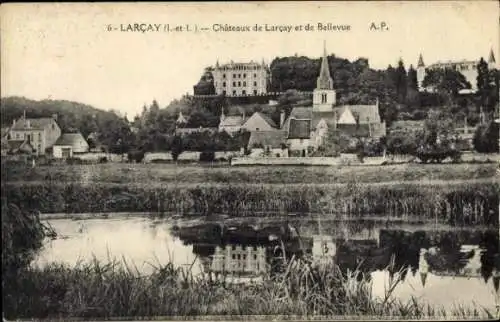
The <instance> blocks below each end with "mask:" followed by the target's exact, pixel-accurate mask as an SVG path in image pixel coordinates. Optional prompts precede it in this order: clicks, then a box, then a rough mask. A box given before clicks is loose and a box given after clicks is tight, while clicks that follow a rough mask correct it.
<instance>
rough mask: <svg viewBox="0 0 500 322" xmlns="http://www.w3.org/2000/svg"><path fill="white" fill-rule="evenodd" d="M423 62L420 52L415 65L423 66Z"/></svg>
mask: <svg viewBox="0 0 500 322" xmlns="http://www.w3.org/2000/svg"><path fill="white" fill-rule="evenodd" d="M424 66H425V64H424V59H423V58H422V54H420V55H419V56H418V64H417V67H424Z"/></svg>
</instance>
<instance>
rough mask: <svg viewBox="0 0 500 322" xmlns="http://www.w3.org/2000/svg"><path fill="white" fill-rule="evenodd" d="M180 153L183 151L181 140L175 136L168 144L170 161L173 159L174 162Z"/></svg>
mask: <svg viewBox="0 0 500 322" xmlns="http://www.w3.org/2000/svg"><path fill="white" fill-rule="evenodd" d="M182 151H184V150H183V142H182V138H181V137H180V136H178V135H175V136H174V137H173V138H172V143H171V144H170V153H171V154H172V159H174V161H177V159H178V158H179V155H180V154H181V153H182Z"/></svg>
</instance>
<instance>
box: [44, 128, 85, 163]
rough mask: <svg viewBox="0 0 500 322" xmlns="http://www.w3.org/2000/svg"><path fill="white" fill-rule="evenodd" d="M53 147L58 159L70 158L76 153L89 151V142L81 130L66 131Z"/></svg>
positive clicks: (55, 156) (54, 154)
mask: <svg viewBox="0 0 500 322" xmlns="http://www.w3.org/2000/svg"><path fill="white" fill-rule="evenodd" d="M52 148H53V156H54V158H56V159H68V158H72V157H73V156H74V155H75V154H78V153H86V152H89V144H88V143H87V141H86V140H85V138H84V137H83V135H82V134H81V133H80V132H77V133H64V134H63V135H61V136H60V137H59V139H57V141H56V143H54V145H53V147H52Z"/></svg>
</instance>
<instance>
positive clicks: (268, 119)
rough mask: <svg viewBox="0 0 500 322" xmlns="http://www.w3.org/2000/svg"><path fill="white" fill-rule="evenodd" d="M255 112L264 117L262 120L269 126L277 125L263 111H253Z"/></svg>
mask: <svg viewBox="0 0 500 322" xmlns="http://www.w3.org/2000/svg"><path fill="white" fill-rule="evenodd" d="M255 114H257V115H259V116H260V117H262V118H263V119H264V121H266V123H267V124H269V126H271V127H274V128H276V127H277V126H276V123H275V122H274V121H273V120H272V119H271V118H270V117H269V116H268V115H266V114H264V113H261V112H255ZM252 116H253V115H252Z"/></svg>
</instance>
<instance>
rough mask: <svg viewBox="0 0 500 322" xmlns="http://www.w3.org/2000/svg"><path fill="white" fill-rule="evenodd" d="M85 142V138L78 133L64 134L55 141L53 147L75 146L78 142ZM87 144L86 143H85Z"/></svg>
mask: <svg viewBox="0 0 500 322" xmlns="http://www.w3.org/2000/svg"><path fill="white" fill-rule="evenodd" d="M81 140H83V141H85V138H84V137H83V135H82V134H81V133H80V132H78V133H64V134H63V135H61V136H60V137H59V139H57V141H56V143H54V145H71V146H73V145H76V144H77V142H78V141H81ZM85 143H87V141H85Z"/></svg>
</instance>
